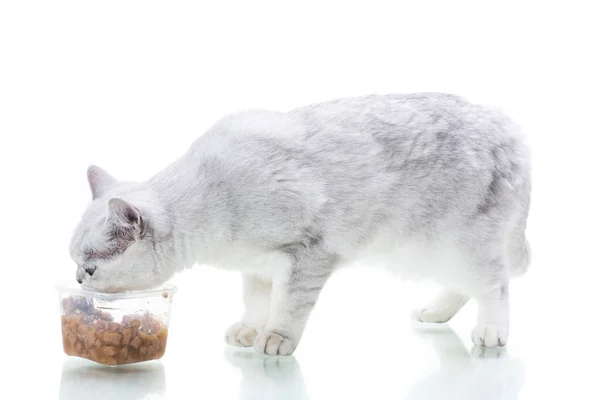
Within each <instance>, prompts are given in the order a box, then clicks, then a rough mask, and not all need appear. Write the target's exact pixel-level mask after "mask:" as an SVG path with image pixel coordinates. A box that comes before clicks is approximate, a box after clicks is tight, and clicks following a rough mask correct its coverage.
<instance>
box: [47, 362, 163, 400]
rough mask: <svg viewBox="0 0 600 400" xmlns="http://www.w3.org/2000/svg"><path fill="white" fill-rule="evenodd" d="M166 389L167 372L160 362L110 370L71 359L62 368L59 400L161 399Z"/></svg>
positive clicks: (109, 368)
mask: <svg viewBox="0 0 600 400" xmlns="http://www.w3.org/2000/svg"><path fill="white" fill-rule="evenodd" d="M165 388H166V385H165V369H164V367H163V365H162V364H161V363H160V362H158V361H150V362H145V363H140V364H135V365H123V366H120V367H114V368H111V367H106V366H102V365H99V364H95V363H92V362H91V361H86V360H83V359H78V358H68V359H67V360H66V361H65V363H64V364H63V370H62V377H61V381H60V392H59V399H60V400H70V399H86V400H93V399H102V400H108V399H110V400H118V399H128V400H131V399H160V398H162V397H163V396H164V394H165Z"/></svg>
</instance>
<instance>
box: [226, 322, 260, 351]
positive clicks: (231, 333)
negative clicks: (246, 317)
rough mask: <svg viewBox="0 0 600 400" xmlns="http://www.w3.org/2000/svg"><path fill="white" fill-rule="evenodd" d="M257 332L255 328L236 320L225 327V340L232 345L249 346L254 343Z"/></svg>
mask: <svg viewBox="0 0 600 400" xmlns="http://www.w3.org/2000/svg"><path fill="white" fill-rule="evenodd" d="M257 334H258V333H257V332H256V330H255V329H253V328H250V327H249V326H246V325H244V324H242V323H239V322H236V323H235V324H233V325H231V326H230V327H229V329H227V333H225V342H227V343H228V344H230V345H232V346H241V347H250V346H252V345H253V344H254V340H255V339H256V335H257Z"/></svg>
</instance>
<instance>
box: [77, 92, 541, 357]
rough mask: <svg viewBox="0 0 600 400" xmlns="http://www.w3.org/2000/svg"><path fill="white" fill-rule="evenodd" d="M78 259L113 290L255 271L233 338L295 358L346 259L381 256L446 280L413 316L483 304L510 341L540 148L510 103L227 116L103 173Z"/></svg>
mask: <svg viewBox="0 0 600 400" xmlns="http://www.w3.org/2000/svg"><path fill="white" fill-rule="evenodd" d="M87 175H88V181H89V185H90V188H91V192H92V198H93V200H92V202H91V204H90V205H89V206H88V208H87V210H86V211H85V213H84V215H83V217H82V220H81V222H80V223H79V224H78V226H77V227H76V229H75V232H74V235H73V239H72V242H71V247H70V252H71V256H72V258H73V260H74V261H75V262H76V264H77V272H76V279H77V281H78V282H79V283H80V284H82V285H83V286H84V287H87V288H90V289H93V290H98V291H105V292H116V291H131V290H142V289H147V288H151V287H155V286H158V285H160V284H162V283H164V282H165V281H167V280H168V279H170V278H171V277H172V276H173V275H174V274H175V273H178V272H180V271H182V270H184V269H185V268H187V267H190V266H192V265H193V264H195V263H200V264H211V265H215V266H218V267H221V268H227V269H235V270H239V271H241V273H242V277H243V300H244V304H245V312H244V313H243V315H242V317H241V319H240V322H237V323H235V324H233V325H232V326H231V327H230V328H229V330H228V331H227V333H226V341H227V342H228V343H229V344H232V345H237V346H248V347H251V346H254V347H255V349H256V350H257V351H258V352H260V353H264V354H268V355H289V354H292V352H293V351H294V350H295V349H296V347H297V346H298V343H299V342H300V339H301V337H302V333H303V330H304V328H305V325H306V323H307V320H308V317H309V314H310V312H311V310H312V309H313V307H314V305H315V302H316V301H317V299H318V297H319V293H320V292H321V289H322V288H323V286H324V285H325V283H326V282H327V279H328V278H329V277H330V276H331V274H332V273H333V272H334V270H336V268H338V267H340V266H342V265H347V264H351V263H354V262H360V260H370V261H369V262H381V263H384V264H385V265H387V266H389V267H390V268H392V269H394V270H396V271H398V272H399V273H400V274H404V275H406V276H407V277H410V278H415V279H427V280H430V281H433V282H436V283H438V284H440V285H441V286H442V287H443V288H444V289H443V291H442V292H441V293H440V294H439V296H438V297H436V298H435V299H433V301H432V302H431V303H430V304H428V305H427V306H425V307H423V308H420V309H418V310H416V311H415V312H414V313H413V317H414V318H415V319H417V320H419V321H423V322H440V323H441V322H446V321H448V320H449V319H450V318H452V317H453V316H454V315H455V314H456V313H457V312H458V311H459V310H460V309H461V308H462V307H463V306H464V305H465V303H466V302H467V301H468V300H469V299H470V298H473V299H474V300H475V301H476V302H477V305H478V310H479V311H478V317H477V324H476V326H475V329H474V330H473V333H472V339H473V341H474V343H475V344H476V345H481V346H486V347H496V346H503V345H505V344H506V342H507V338H508V330H509V305H508V294H509V291H508V288H509V282H510V279H511V278H512V277H516V276H519V275H522V274H523V273H524V272H525V271H526V270H527V269H528V266H529V263H530V250H529V245H528V242H527V240H526V238H525V230H526V223H527V217H528V212H529V203H530V192H531V180H530V154H529V149H528V146H527V144H526V141H525V137H524V135H523V134H522V133H521V130H520V128H519V127H518V126H517V125H516V124H515V123H514V122H512V121H511V120H510V119H509V118H508V117H507V116H505V115H504V114H503V113H502V112H501V111H499V110H496V109H493V108H491V107H487V106H482V105H477V104H473V103H471V102H469V101H468V100H466V99H465V98H463V97H460V96H457V95H453V94H445V93H413V94H390V95H370V96H364V97H355V98H345V99H338V100H335V101H330V102H325V103H320V104H314V105H310V106H307V107H302V108H298V109H295V110H293V111H290V112H275V111H268V110H250V111H243V112H238V113H235V114H232V115H229V116H226V117H225V118H223V119H221V120H220V121H218V122H217V123H216V124H215V125H213V126H212V127H211V128H210V129H208V131H207V132H206V133H205V134H204V135H202V136H201V137H200V138H199V139H197V140H196V141H195V142H194V143H193V145H192V146H191V148H190V149H189V150H188V151H187V153H185V154H184V155H183V156H182V157H181V158H180V159H178V160H177V161H175V162H174V163H173V164H171V165H170V166H168V167H167V168H166V169H164V170H163V171H162V172H160V173H158V174H157V175H156V176H154V177H152V178H150V179H149V180H148V181H144V182H121V181H118V180H116V179H115V178H113V177H112V176H111V175H109V174H108V173H107V172H106V171H104V170H103V169H101V168H99V167H97V166H91V167H90V168H89V169H88V173H87Z"/></svg>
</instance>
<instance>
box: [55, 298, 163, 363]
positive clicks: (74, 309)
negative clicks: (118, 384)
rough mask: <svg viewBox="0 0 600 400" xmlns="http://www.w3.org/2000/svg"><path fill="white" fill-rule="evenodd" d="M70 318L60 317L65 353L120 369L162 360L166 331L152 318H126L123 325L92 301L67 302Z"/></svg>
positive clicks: (67, 316)
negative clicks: (119, 366)
mask: <svg viewBox="0 0 600 400" xmlns="http://www.w3.org/2000/svg"><path fill="white" fill-rule="evenodd" d="M63 305H64V308H67V309H70V314H65V315H62V316H61V327H62V338H63V347H64V350H65V353H66V354H68V355H71V356H77V357H83V358H88V359H90V360H93V361H96V362H98V363H101V364H107V365H118V364H128V363H135V362H140V361H148V360H154V359H159V358H161V357H162V356H163V355H164V353H165V349H166V345H167V335H168V331H167V327H166V326H165V325H164V324H163V323H162V322H161V321H160V319H157V318H155V317H154V316H152V315H149V314H147V315H143V316H140V315H139V314H135V315H126V316H124V317H123V319H122V322H121V323H117V322H114V321H113V318H112V315H111V314H109V313H105V312H103V311H100V310H98V309H96V308H95V307H94V306H93V303H91V302H89V301H85V302H84V301H83V300H81V299H80V300H78V301H77V302H74V301H71V302H70V303H69V301H67V300H65V301H64V302H63Z"/></svg>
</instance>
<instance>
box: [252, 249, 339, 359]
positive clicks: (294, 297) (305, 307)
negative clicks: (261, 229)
mask: <svg viewBox="0 0 600 400" xmlns="http://www.w3.org/2000/svg"><path fill="white" fill-rule="evenodd" d="M299 247H300V246H299ZM290 256H291V260H292V261H291V262H290V264H289V265H288V266H287V267H286V268H283V269H282V270H281V274H279V275H278V276H276V277H274V279H273V283H272V284H273V288H272V295H271V307H270V312H269V320H268V322H267V325H266V327H265V330H264V331H263V332H259V334H258V336H257V337H256V340H255V342H254V348H255V349H256V351H258V352H259V353H264V354H268V355H284V356H286V355H290V354H292V353H293V352H294V350H295V349H296V347H297V346H298V343H299V342H300V339H301V337H302V333H303V332H304V327H305V326H306V322H307V320H308V317H309V315H310V312H311V311H312V309H313V307H314V305H315V303H316V302H317V299H318V297H319V294H320V293H321V289H323V286H324V285H325V282H326V281H327V279H328V278H329V276H330V275H331V272H332V270H333V266H334V263H335V259H336V258H335V257H334V256H332V255H330V254H327V253H326V252H325V251H324V250H322V249H320V248H318V247H316V248H312V249H311V248H308V249H307V248H304V247H300V248H292V249H291V250H290Z"/></svg>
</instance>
